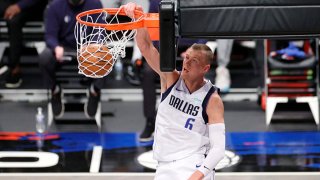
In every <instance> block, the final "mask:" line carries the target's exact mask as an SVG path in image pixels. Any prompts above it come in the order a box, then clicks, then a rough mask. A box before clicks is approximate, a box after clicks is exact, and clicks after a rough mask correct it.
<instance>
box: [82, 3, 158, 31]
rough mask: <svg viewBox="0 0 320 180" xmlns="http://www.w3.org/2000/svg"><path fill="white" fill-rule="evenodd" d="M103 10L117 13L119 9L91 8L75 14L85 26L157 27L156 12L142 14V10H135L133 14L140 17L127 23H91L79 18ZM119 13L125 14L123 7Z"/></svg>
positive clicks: (122, 28) (128, 28) (108, 28)
mask: <svg viewBox="0 0 320 180" xmlns="http://www.w3.org/2000/svg"><path fill="white" fill-rule="evenodd" d="M103 11H106V12H107V13H109V14H112V15H114V14H117V12H118V11H119V8H104V9H93V10H88V11H84V12H81V13H79V14H78V15H77V17H76V19H77V21H78V22H79V23H80V24H84V25H87V26H92V27H104V28H106V29H107V30H132V29H138V28H141V27H153V28H158V27H159V14H158V13H147V14H144V13H143V12H142V11H135V16H136V17H138V18H140V17H142V18H140V19H139V20H137V21H134V22H127V23H119V24H103V23H92V22H87V21H83V20H82V19H81V18H82V17H84V16H86V15H91V14H98V13H101V12H103ZM118 14H119V15H122V16H126V13H125V12H124V10H123V9H120V11H119V13H118Z"/></svg>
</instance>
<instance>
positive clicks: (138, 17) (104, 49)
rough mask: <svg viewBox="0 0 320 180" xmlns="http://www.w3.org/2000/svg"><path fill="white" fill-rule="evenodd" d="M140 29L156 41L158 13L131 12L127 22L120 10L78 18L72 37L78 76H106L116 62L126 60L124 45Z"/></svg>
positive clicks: (101, 11) (80, 15)
mask: <svg viewBox="0 0 320 180" xmlns="http://www.w3.org/2000/svg"><path fill="white" fill-rule="evenodd" d="M141 27H147V28H148V31H149V34H150V38H151V39H152V40H159V15H158V13H146V14H145V13H143V12H142V11H135V15H134V17H133V18H129V17H128V16H127V15H126V14H125V12H124V10H123V9H122V8H104V9H94V10H89V11H84V12H82V13H80V14H78V15H77V24H76V26H75V30H74V34H75V38H76V41H77V60H78V68H79V73H80V74H83V75H85V76H87V77H91V78H102V77H104V76H107V75H108V74H109V73H110V72H111V71H112V69H113V66H114V64H115V63H116V61H117V59H120V57H121V58H124V57H125V56H126V51H125V50H126V44H127V43H128V42H129V41H130V40H132V39H133V38H134V37H135V36H136V34H137V29H138V28H141Z"/></svg>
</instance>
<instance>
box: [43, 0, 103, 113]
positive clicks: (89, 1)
mask: <svg viewBox="0 0 320 180" xmlns="http://www.w3.org/2000/svg"><path fill="white" fill-rule="evenodd" d="M99 8H102V4H101V2H100V0H53V1H52V2H51V3H50V4H49V6H48V8H47V10H46V14H45V41H46V45H47V47H46V49H45V50H44V51H43V52H42V53H41V54H40V62H39V65H40V69H41V72H42V75H43V78H44V85H45V87H46V88H48V89H50V90H51V104H52V110H53V114H54V116H55V117H61V116H62V115H63V112H64V105H63V103H62V101H61V98H62V96H63V93H62V89H61V86H60V85H59V84H58V83H57V82H56V79H55V72H56V70H57V68H59V67H60V66H62V65H63V64H64V63H65V62H64V61H63V58H64V55H65V54H76V51H77V44H76V39H75V37H74V27H75V25H76V15H77V14H78V13H80V12H83V11H87V10H91V9H99ZM103 85H104V79H103V78H99V79H94V80H93V82H92V83H91V85H90V87H89V88H88V94H89V98H88V101H87V102H86V103H85V107H84V112H85V115H86V116H87V117H88V118H92V117H94V115H95V114H96V112H97V107H98V104H99V102H100V94H101V91H100V90H101V88H102V87H103Z"/></svg>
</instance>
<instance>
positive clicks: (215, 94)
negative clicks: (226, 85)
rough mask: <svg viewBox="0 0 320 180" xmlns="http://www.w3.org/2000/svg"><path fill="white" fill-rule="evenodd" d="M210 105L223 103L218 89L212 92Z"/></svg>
mask: <svg viewBox="0 0 320 180" xmlns="http://www.w3.org/2000/svg"><path fill="white" fill-rule="evenodd" d="M209 105H223V102H222V99H221V96H220V95H219V93H218V91H215V92H213V93H212V94H211V96H210V99H209Z"/></svg>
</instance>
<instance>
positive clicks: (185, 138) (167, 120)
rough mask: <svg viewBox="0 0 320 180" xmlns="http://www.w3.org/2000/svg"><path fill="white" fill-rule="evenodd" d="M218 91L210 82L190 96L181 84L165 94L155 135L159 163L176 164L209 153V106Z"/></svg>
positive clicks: (155, 147) (155, 155)
mask: <svg viewBox="0 0 320 180" xmlns="http://www.w3.org/2000/svg"><path fill="white" fill-rule="evenodd" d="M215 90H217V88H216V87H215V86H214V85H213V84H212V83H211V82H210V81H209V80H207V81H206V83H205V85H204V86H202V87H201V88H200V89H198V90H197V91H195V92H193V93H192V94H190V92H189V90H188V88H187V87H186V85H185V83H184V81H183V80H182V78H181V77H180V78H179V79H178V81H177V82H176V83H175V84H174V85H172V86H171V87H170V88H168V89H167V90H166V92H164V93H163V94H161V103H160V104H159V108H158V112H157V117H156V126H155V134H154V144H153V152H154V158H155V159H156V160H158V161H173V160H178V159H182V158H185V157H187V156H189V155H191V154H194V153H202V154H205V153H206V152H207V150H208V149H209V138H208V129H207V122H208V116H207V113H206V106H207V102H208V100H209V98H210V96H211V94H212V93H213V92H214V91H215Z"/></svg>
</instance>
